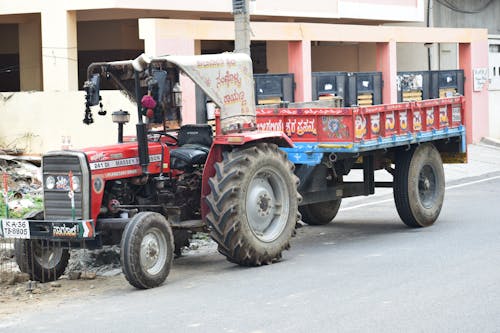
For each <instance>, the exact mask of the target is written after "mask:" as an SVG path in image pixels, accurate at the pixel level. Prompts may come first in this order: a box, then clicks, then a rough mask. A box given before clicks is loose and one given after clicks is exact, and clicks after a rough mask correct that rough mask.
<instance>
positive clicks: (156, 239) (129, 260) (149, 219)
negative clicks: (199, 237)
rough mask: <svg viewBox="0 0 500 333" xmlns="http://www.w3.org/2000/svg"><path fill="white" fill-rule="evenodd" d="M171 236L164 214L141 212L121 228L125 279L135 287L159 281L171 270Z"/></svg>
mask: <svg viewBox="0 0 500 333" xmlns="http://www.w3.org/2000/svg"><path fill="white" fill-rule="evenodd" d="M173 257H174V236H173V234H172V229H171V228H170V225H169V224H168V222H167V220H166V219H165V217H163V215H161V214H158V213H154V212H141V213H139V214H137V215H135V216H134V217H133V218H132V219H131V220H130V222H129V223H127V226H126V227H125V230H124V231H123V235H122V240H121V253H120V259H121V264H122V271H123V274H125V277H126V278H127V281H128V282H129V283H130V284H131V285H132V286H134V287H136V288H138V289H148V288H154V287H157V286H159V285H160V284H162V283H163V282H164V281H165V279H166V278H167V276H168V274H169V273H170V268H171V267H172V260H173Z"/></svg>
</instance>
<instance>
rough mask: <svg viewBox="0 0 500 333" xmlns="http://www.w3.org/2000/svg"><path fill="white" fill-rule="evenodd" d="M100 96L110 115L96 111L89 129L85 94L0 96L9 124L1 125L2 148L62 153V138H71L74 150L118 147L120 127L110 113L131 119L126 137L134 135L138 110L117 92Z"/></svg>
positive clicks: (2, 112) (1, 115) (1, 110)
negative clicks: (124, 113) (123, 113)
mask: <svg viewBox="0 0 500 333" xmlns="http://www.w3.org/2000/svg"><path fill="white" fill-rule="evenodd" d="M101 95H102V98H103V104H104V106H105V109H106V110H107V111H108V114H107V115H106V116H104V117H102V116H99V115H98V114H97V109H95V110H93V116H94V124H92V125H90V126H88V125H85V124H84V123H83V122H82V119H83V116H84V93H83V92H77V91H74V92H18V93H0V118H2V119H8V120H9V121H1V122H0V146H3V144H10V143H14V144H15V146H17V148H22V149H27V151H26V152H27V153H30V154H42V153H44V152H47V151H49V150H55V149H60V148H61V143H62V137H63V136H70V137H71V143H72V146H73V148H83V147H89V146H101V145H104V144H111V143H115V142H116V139H117V125H115V124H114V123H113V122H112V121H111V112H113V111H116V110H119V109H120V108H122V109H123V110H127V111H128V112H130V113H131V115H132V117H131V121H130V123H128V124H126V125H125V129H124V133H125V135H135V126H134V124H135V123H136V122H137V116H136V114H137V111H136V110H137V109H136V106H135V105H134V104H132V103H131V102H130V101H129V100H128V99H127V98H125V97H124V96H123V95H122V94H121V93H120V92H118V91H101ZM2 143H3V144H2ZM10 148H13V147H10Z"/></svg>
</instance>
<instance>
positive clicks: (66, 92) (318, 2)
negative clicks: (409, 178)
mask: <svg viewBox="0 0 500 333" xmlns="http://www.w3.org/2000/svg"><path fill="white" fill-rule="evenodd" d="M231 6H232V2H231V1H230V0H217V1H210V2H209V1H203V0H191V1H188V2H179V1H171V0H165V1H161V2H158V1H153V0H144V1H140V2H139V1H135V0H120V1H118V0H105V1H102V0H101V1H97V0H88V1H78V0H66V1H63V0H54V1H50V2H49V3H47V2H43V3H41V2H39V1H35V0H21V1H16V2H13V1H6V0H0V91H2V93H0V94H1V95H0V115H1V116H2V121H1V122H0V143H2V142H3V145H4V146H5V145H17V146H18V147H20V148H26V149H27V150H29V151H30V152H32V153H42V152H44V151H47V150H50V149H58V148H60V146H61V141H65V143H66V144H67V143H68V142H67V141H68V140H71V144H72V145H73V146H74V147H81V146H88V145H94V144H95V145H98V144H107V143H111V142H114V141H115V139H116V138H115V134H114V132H115V128H114V125H113V124H112V123H111V121H110V119H103V118H96V122H95V124H93V125H92V126H86V125H84V124H83V123H82V121H81V120H82V118H83V101H84V97H83V92H82V91H80V90H79V89H81V87H82V84H83V81H84V80H85V70H86V67H87V66H88V64H89V63H91V62H94V61H103V60H106V61H109V60H117V59H124V58H133V57H135V56H137V55H139V54H140V53H142V52H146V53H148V54H151V55H161V54H204V53H215V52H222V51H231V50H232V49H233V40H234V31H233V30H234V28H233V23H232V13H231V11H232V7H231ZM251 14H252V32H253V35H252V47H251V49H252V58H253V62H254V71H255V72H256V73H284V72H291V73H294V74H295V81H296V91H295V96H296V100H298V101H300V100H310V99H311V73H312V72H315V71H381V72H382V74H383V80H384V86H383V101H384V103H394V102H396V101H397V97H396V72H397V71H398V70H425V69H427V67H426V65H427V63H426V62H425V59H427V57H426V54H427V48H426V47H425V45H429V44H436V45H437V44H438V43H441V44H442V45H445V44H443V43H446V44H450V45H456V50H457V53H456V59H458V60H457V62H456V65H457V68H458V67H460V68H462V69H464V71H465V73H466V77H469V78H472V77H473V74H472V73H473V69H477V68H484V67H487V66H488V38H487V31H486V30H485V29H463V28H462V29H447V28H422V27H412V26H410V25H422V24H423V22H425V18H426V15H425V14H426V4H425V2H424V0H311V1H308V2H304V1H292V0H287V1H285V0H273V1H269V0H254V1H252V2H251ZM401 22H410V23H406V24H405V26H400V25H401ZM396 25H398V26H396ZM408 45H410V46H411V48H408V47H405V46H408ZM406 50H413V51H411V52H410V54H408V51H406ZM412 58H413V60H411V59H412ZM422 59H424V61H422ZM465 82H466V83H465V86H466V89H465V95H466V97H467V106H466V108H467V117H468V119H467V120H468V121H469V126H468V139H469V141H471V142H472V141H478V140H480V139H481V137H483V136H487V135H489V127H488V112H487V110H488V91H487V89H486V88H485V89H482V90H480V91H474V90H473V85H472V82H473V80H466V81H465ZM182 83H183V92H184V94H183V98H184V102H185V106H186V107H185V108H184V110H186V111H185V112H184V114H183V118H184V122H185V123H189V122H195V121H196V113H195V111H194V100H195V98H194V94H195V92H194V87H193V86H192V84H190V83H188V82H187V81H186V82H182ZM102 95H103V103H104V105H105V106H106V108H107V109H108V111H114V110H117V109H119V108H124V109H128V110H133V109H134V108H135V107H134V106H133V105H131V103H130V102H129V101H128V100H127V99H125V98H124V97H122V95H121V94H120V93H118V92H116V91H103V92H102ZM473 109H474V112H472V111H473ZM478 110H479V111H478ZM132 122H134V120H132ZM127 130H128V131H129V134H133V126H128V128H126V134H127Z"/></svg>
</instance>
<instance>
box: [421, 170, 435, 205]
mask: <svg viewBox="0 0 500 333" xmlns="http://www.w3.org/2000/svg"><path fill="white" fill-rule="evenodd" d="M418 195H419V198H420V202H421V203H422V205H423V206H424V207H425V208H430V207H432V205H433V204H434V199H435V197H436V195H437V184H436V175H435V171H434V169H433V168H432V166H430V165H424V167H423V168H422V170H420V173H419V176H418Z"/></svg>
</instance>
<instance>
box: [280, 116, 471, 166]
mask: <svg viewBox="0 0 500 333" xmlns="http://www.w3.org/2000/svg"><path fill="white" fill-rule="evenodd" d="M458 136H461V137H462V140H461V141H462V142H461V147H460V148H461V150H462V152H465V151H466V148H467V146H466V139H465V127H463V126H459V127H458V128H446V129H442V130H432V131H429V132H419V133H414V134H412V133H408V134H407V135H393V136H392V137H388V138H381V137H379V138H378V139H375V140H369V141H361V142H356V143H355V142H350V141H347V142H296V143H295V145H294V147H293V148H282V149H283V150H284V151H285V152H286V153H287V154H288V159H289V160H290V161H291V162H292V163H294V164H307V165H316V164H319V163H320V162H321V159H322V157H323V154H324V153H353V154H356V153H361V152H366V151H372V150H377V149H388V148H394V147H401V146H405V145H409V144H414V143H421V142H429V141H434V140H440V139H447V138H452V137H458ZM328 146H331V147H328Z"/></svg>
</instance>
